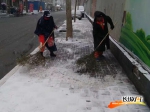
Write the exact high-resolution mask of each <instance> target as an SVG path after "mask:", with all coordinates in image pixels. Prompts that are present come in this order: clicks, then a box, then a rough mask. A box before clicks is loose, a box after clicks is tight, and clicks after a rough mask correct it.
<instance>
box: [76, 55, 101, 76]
mask: <svg viewBox="0 0 150 112" xmlns="http://www.w3.org/2000/svg"><path fill="white" fill-rule="evenodd" d="M76 65H77V72H79V73H90V74H93V73H94V74H96V73H99V63H98V62H97V61H96V60H95V58H94V53H91V54H89V55H85V56H83V57H81V58H79V59H78V60H77V61H76Z"/></svg>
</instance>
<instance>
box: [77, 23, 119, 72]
mask: <svg viewBox="0 0 150 112" xmlns="http://www.w3.org/2000/svg"><path fill="white" fill-rule="evenodd" d="M116 24H117V23H115V25H116ZM115 25H114V26H115ZM111 31H112V30H110V31H109V32H108V33H107V34H106V35H105V37H104V38H103V39H102V41H101V42H100V43H99V45H98V46H97V47H96V48H95V50H94V51H93V52H92V53H91V54H89V55H85V56H84V57H81V58H79V59H78V60H77V61H76V64H77V67H78V68H79V69H78V71H77V72H80V73H85V72H86V73H95V72H99V68H98V66H99V65H98V63H97V61H96V60H95V58H94V52H95V51H96V50H97V49H98V47H99V46H100V45H101V44H102V43H103V41H104V40H105V39H106V38H107V36H108V35H109V33H110V32H111Z"/></svg>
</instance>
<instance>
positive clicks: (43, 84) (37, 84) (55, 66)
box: [0, 18, 150, 112]
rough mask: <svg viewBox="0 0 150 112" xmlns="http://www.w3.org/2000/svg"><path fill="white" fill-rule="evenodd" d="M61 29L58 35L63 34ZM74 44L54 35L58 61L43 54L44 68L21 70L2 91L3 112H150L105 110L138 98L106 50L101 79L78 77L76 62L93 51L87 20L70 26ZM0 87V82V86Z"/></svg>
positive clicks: (133, 108) (128, 108)
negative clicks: (118, 103)
mask: <svg viewBox="0 0 150 112" xmlns="http://www.w3.org/2000/svg"><path fill="white" fill-rule="evenodd" d="M65 26H66V25H65V23H64V24H63V25H62V27H60V29H59V30H64V29H65ZM73 27H74V38H73V39H69V40H68V41H66V40H65V37H66V34H65V32H58V31H56V32H55V35H56V36H55V37H56V40H55V41H56V45H57V47H58V51H57V52H56V54H57V57H56V58H55V59H51V58H50V57H49V52H48V51H47V50H46V51H45V52H44V55H45V57H47V59H46V63H45V66H44V67H43V66H37V67H36V68H31V67H29V66H27V65H26V66H20V67H19V69H18V70H17V71H16V72H15V73H14V74H13V75H12V76H11V77H10V78H9V79H8V80H7V81H6V82H5V83H4V84H3V85H0V111H1V112H150V109H149V108H148V107H147V106H141V105H123V106H120V107H117V108H114V109H109V108H108V105H109V104H110V102H114V101H116V100H121V97H122V96H125V95H133V96H135V95H139V93H138V92H137V91H136V89H135V87H134V86H133V84H132V83H131V82H130V81H129V79H128V78H127V76H126V74H125V73H124V71H123V70H122V68H121V66H120V65H119V64H118V62H117V61H116V59H115V58H114V56H113V55H112V54H111V52H110V51H109V50H108V51H106V52H105V53H104V56H105V59H104V60H103V61H101V62H100V65H101V66H100V68H99V69H100V70H101V74H98V75H97V76H96V78H95V77H89V75H87V74H79V73H77V72H76V69H77V68H76V67H75V64H74V62H75V60H76V59H77V58H79V57H81V56H84V55H85V54H89V53H91V52H92V51H93V45H92V44H93V40H92V38H93V37H92V32H91V30H92V26H91V23H90V22H89V21H88V20H87V19H86V18H84V19H82V20H80V21H79V20H77V22H76V23H74V24H73ZM2 81H4V80H3V79H2V80H0V82H2Z"/></svg>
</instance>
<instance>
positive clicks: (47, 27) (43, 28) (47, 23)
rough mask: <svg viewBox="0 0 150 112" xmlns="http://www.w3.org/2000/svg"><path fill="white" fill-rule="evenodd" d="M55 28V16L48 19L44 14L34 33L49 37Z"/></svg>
mask: <svg viewBox="0 0 150 112" xmlns="http://www.w3.org/2000/svg"><path fill="white" fill-rule="evenodd" d="M54 28H56V25H55V23H54V20H53V17H52V16H51V17H50V18H49V19H48V20H45V19H44V17H43V16H42V17H41V18H40V19H39V20H38V22H37V26H36V30H35V31H34V33H35V34H36V35H45V37H46V38H47V37H48V36H49V35H50V34H51V32H52V31H53V30H54Z"/></svg>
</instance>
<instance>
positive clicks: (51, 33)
mask: <svg viewBox="0 0 150 112" xmlns="http://www.w3.org/2000/svg"><path fill="white" fill-rule="evenodd" d="M59 27H60V26H59ZM59 27H58V28H59ZM58 28H57V29H58ZM54 30H55V29H54ZM54 30H53V31H52V32H51V34H50V35H49V36H48V38H47V39H46V41H45V42H44V44H43V45H42V47H44V46H45V44H46V42H47V41H48V39H49V38H50V36H51V35H52V33H53V32H54ZM42 47H41V48H42Z"/></svg>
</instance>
